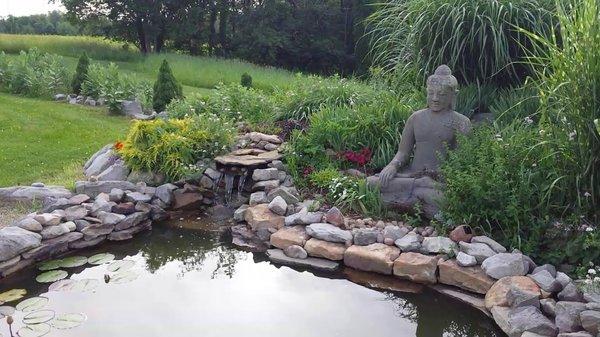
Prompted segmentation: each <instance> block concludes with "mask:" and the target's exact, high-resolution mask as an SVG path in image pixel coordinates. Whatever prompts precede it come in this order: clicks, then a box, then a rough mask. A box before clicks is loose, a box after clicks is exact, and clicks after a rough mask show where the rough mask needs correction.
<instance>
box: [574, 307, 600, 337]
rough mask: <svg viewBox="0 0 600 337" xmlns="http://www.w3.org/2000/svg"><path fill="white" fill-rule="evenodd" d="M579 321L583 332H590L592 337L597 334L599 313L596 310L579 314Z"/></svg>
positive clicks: (599, 321) (599, 319) (599, 325)
mask: <svg viewBox="0 0 600 337" xmlns="http://www.w3.org/2000/svg"><path fill="white" fill-rule="evenodd" d="M579 319H580V320H581V326H583V328H584V329H585V331H587V332H590V333H592V334H594V335H596V334H598V330H599V327H600V311H596V310H585V311H582V312H581V313H580V314H579Z"/></svg>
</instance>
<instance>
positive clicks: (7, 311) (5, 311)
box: [0, 305, 15, 336]
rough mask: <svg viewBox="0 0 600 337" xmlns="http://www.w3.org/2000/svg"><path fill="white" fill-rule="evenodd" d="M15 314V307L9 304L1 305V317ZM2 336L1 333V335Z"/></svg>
mask: <svg viewBox="0 0 600 337" xmlns="http://www.w3.org/2000/svg"><path fill="white" fill-rule="evenodd" d="M14 314H15V308H14V307H11V306H8V305H4V306H1V307H0V318H3V317H4V316H12V315H14ZM0 336H1V335H0Z"/></svg>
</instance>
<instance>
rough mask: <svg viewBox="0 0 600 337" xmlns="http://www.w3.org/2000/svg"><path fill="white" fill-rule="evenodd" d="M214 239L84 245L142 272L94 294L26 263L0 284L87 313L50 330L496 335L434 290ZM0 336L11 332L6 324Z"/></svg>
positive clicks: (178, 233) (165, 235) (82, 334)
mask: <svg viewBox="0 0 600 337" xmlns="http://www.w3.org/2000/svg"><path fill="white" fill-rule="evenodd" d="M219 236H220V235H219V233H218V232H216V231H189V230H177V229H172V228H167V227H156V228H155V229H154V230H153V232H152V233H147V234H144V235H142V236H141V237H139V238H136V239H135V240H133V241H131V242H128V243H120V244H107V245H106V246H103V247H102V249H96V250H89V251H85V252H82V253H83V255H85V256H91V255H93V254H95V253H98V252H111V253H113V254H115V255H116V257H117V259H123V258H126V259H130V260H133V261H135V262H136V266H135V267H134V268H133V270H134V271H135V272H136V273H138V274H139V275H140V276H139V277H138V278H137V279H136V280H134V281H132V282H130V283H126V284H111V283H109V284H104V283H103V284H102V285H101V286H99V287H98V288H97V289H96V290H95V291H94V292H92V293H77V292H49V293H48V292H47V291H48V286H47V285H40V284H37V283H35V281H33V279H34V278H35V275H37V274H38V272H37V271H33V270H32V271H29V272H26V273H23V274H21V275H20V276H18V277H15V278H11V279H7V280H3V281H2V283H0V291H4V290H8V289H11V288H15V287H22V288H23V287H24V288H26V289H27V290H28V291H29V295H30V296H33V295H36V294H43V296H47V297H49V298H50V302H49V303H50V305H51V309H52V310H56V312H82V313H85V314H87V316H88V317H89V319H88V321H87V322H86V323H85V324H84V325H83V326H80V327H77V328H75V329H72V330H61V331H58V330H57V331H52V332H51V334H50V335H49V336H64V337H95V336H111V337H112V336H114V337H120V336H123V337H125V336H127V337H129V336H166V335H168V336H197V335H202V336H203V337H204V336H244V337H247V336H248V337H251V336H257V337H258V336H261V337H264V336H281V335H285V336H344V337H348V336H350V337H352V336H365V335H370V336H394V337H412V336H416V337H442V336H443V337H450V336H456V337H458V336H473V337H492V336H503V335H502V334H501V333H500V332H499V331H498V330H497V329H496V328H495V327H494V325H493V323H492V321H491V320H489V319H488V318H487V317H484V316H483V315H482V314H481V313H479V312H478V311H476V310H474V309H471V308H469V307H467V306H464V305H462V304H459V303H456V302H454V301H452V300H450V299H447V298H445V297H441V296H439V295H438V294H436V293H433V292H430V291H427V290H425V291H424V292H423V293H422V294H395V293H386V292H379V291H374V290H371V289H367V288H364V287H362V286H359V285H356V284H354V283H351V282H349V281H347V280H346V279H345V278H344V277H343V274H342V273H336V274H325V273H319V274H314V273H312V272H307V271H302V270H294V269H291V268H288V267H281V266H275V265H272V264H270V263H269V262H267V261H265V260H264V256H262V255H253V254H250V253H245V252H241V251H238V250H235V249H232V248H231V247H229V246H228V245H226V244H223V243H222V242H220V240H219ZM69 271H70V272H71V276H70V277H71V278H73V279H83V278H92V279H102V278H103V275H104V274H105V273H106V272H107V271H106V266H97V267H90V266H89V265H88V266H86V267H80V268H76V269H73V270H69ZM17 318H18V317H17ZM4 325H5V324H4ZM0 333H3V334H4V336H9V334H8V331H6V329H5V326H2V327H1V328H0Z"/></svg>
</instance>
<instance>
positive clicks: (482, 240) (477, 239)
mask: <svg viewBox="0 0 600 337" xmlns="http://www.w3.org/2000/svg"><path fill="white" fill-rule="evenodd" d="M471 243H485V244H486V245H488V246H490V248H492V249H493V250H494V251H495V252H496V253H506V248H504V246H502V245H501V244H499V243H498V242H496V241H494V240H493V239H490V238H489V237H487V236H483V235H482V236H474V237H473V238H472V239H471Z"/></svg>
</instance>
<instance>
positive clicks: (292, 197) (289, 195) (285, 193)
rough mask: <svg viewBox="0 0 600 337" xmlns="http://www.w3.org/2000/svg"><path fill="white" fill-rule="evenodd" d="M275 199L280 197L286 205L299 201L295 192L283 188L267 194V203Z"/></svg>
mask: <svg viewBox="0 0 600 337" xmlns="http://www.w3.org/2000/svg"><path fill="white" fill-rule="evenodd" d="M276 197H282V198H283V200H285V202H286V203H287V204H288V205H292V204H296V203H298V202H299V201H300V199H298V195H297V193H296V191H295V190H294V189H292V188H289V187H285V186H280V187H277V188H275V189H272V190H271V191H269V193H268V194H267V200H268V202H271V201H273V199H275V198H276Z"/></svg>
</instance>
